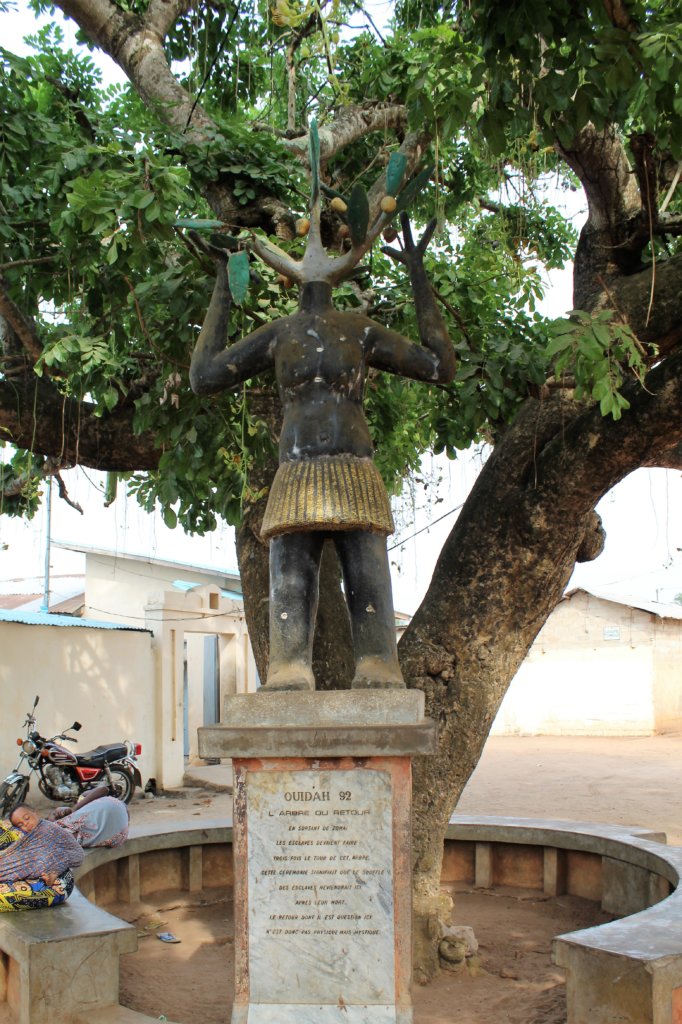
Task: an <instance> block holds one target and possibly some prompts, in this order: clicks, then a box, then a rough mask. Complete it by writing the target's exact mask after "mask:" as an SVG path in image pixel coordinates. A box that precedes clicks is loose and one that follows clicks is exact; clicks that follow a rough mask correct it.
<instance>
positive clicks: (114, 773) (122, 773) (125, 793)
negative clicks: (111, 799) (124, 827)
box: [109, 765, 135, 804]
mask: <svg viewBox="0 0 682 1024" xmlns="http://www.w3.org/2000/svg"><path fill="white" fill-rule="evenodd" d="M109 771H110V773H111V779H112V783H113V787H112V786H110V787H109V791H110V793H111V795H112V796H115V797H116V799H117V800H122V801H123V803H124V804H129V803H130V801H131V800H132V799H133V794H134V793H135V779H134V778H133V776H132V774H131V773H130V772H129V771H128V770H127V769H126V768H117V767H114V766H113V765H110V766H109Z"/></svg>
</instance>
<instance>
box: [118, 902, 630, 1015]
mask: <svg viewBox="0 0 682 1024" xmlns="http://www.w3.org/2000/svg"><path fill="white" fill-rule="evenodd" d="M455 900H456V905H457V908H458V914H457V916H458V918H459V920H460V921H462V922H464V921H466V923H468V924H470V925H472V926H473V927H474V930H475V933H476V937H477V939H478V942H479V953H478V957H477V959H476V960H475V961H472V964H473V965H474V966H471V967H470V968H469V969H467V968H466V967H460V968H459V969H458V970H457V971H456V972H450V971H443V972H442V974H441V975H440V977H439V978H438V979H437V980H436V981H435V982H433V983H432V984H431V985H428V986H426V987H425V988H415V990H414V992H413V1000H414V1006H415V1012H414V1020H415V1024H490V1022H491V1021H499V1022H508V1024H563V1022H565V1020H566V1013H565V1005H564V985H563V980H564V979H563V973H562V972H561V971H560V970H559V969H558V968H556V967H554V966H553V965H552V963H551V960H550V947H551V942H552V939H553V937H554V936H555V935H558V934H560V933H561V932H564V931H570V930H573V929H576V928H581V927H585V926H586V925H590V924H599V923H601V922H603V921H607V920H610V918H609V917H608V916H607V915H605V914H603V913H601V911H600V910H599V909H598V908H597V907H595V905H594V904H592V903H589V902H588V901H586V900H581V899H577V898H576V897H573V896H561V897H559V898H557V899H548V898H546V897H543V896H541V895H538V893H536V892H533V893H531V892H528V891H522V890H509V891H508V893H507V894H505V893H502V892H496V893H494V894H493V893H482V892H474V891H471V890H460V891H458V892H457V893H456V894H455ZM109 909H110V910H111V911H112V912H113V913H115V914H116V915H117V916H119V917H123V918H125V919H126V920H129V921H131V922H134V923H135V924H136V925H137V928H138V936H139V948H138V951H137V953H131V954H129V955H128V956H124V957H122V958H121V1002H122V1003H124V1004H125V1005H126V1006H129V1007H131V1008H132V1009H134V1010H138V1011H140V1012H142V1013H146V1014H148V1015H149V1016H150V1017H153V1018H155V1019H158V1018H159V1017H161V1016H163V1017H166V1018H167V1019H168V1020H172V1021H179V1022H182V1024H228V1022H229V1021H230V1015H231V1009H232V999H233V996H234V986H233V978H234V924H233V905H232V892H231V890H227V889H221V890H217V889H216V890H208V891H206V892H204V893H203V894H200V895H197V896H194V897H191V898H188V897H187V894H186V893H172V892H169V893H159V894H157V896H156V898H155V899H154V901H153V902H147V903H144V904H136V905H134V906H129V905H124V904H121V905H114V906H112V907H110V908H109ZM164 932H171V933H172V934H173V935H174V936H175V937H176V938H178V939H180V942H179V943H178V944H172V945H171V944H167V943H164V942H161V941H159V940H158V939H157V935H158V934H159V933H164Z"/></svg>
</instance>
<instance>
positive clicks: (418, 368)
mask: <svg viewBox="0 0 682 1024" xmlns="http://www.w3.org/2000/svg"><path fill="white" fill-rule="evenodd" d="M400 223H401V227H402V230H403V249H402V251H399V250H398V249H391V248H389V247H388V246H384V247H383V248H382V252H384V253H386V255H387V256H390V257H391V258H392V259H394V260H396V261H397V262H398V263H402V264H403V265H404V266H405V267H407V270H408V273H409V276H410V284H411V285H412V294H413V296H414V304H415V309H416V311H417V326H418V328H419V340H420V341H421V346H419V345H415V344H414V343H413V342H411V341H409V340H408V339H407V338H404V337H403V336H402V335H400V334H397V333H396V332H395V331H390V330H388V329H387V328H385V327H382V326H381V325H380V324H376V325H375V326H374V328H373V330H372V332H371V334H370V335H369V336H368V338H367V344H366V353H367V362H368V364H369V365H370V366H375V367H376V368H377V369H379V370H387V371H388V372H389V373H396V374H398V375H400V376H401V377H411V378H413V379H414V380H423V381H431V382H435V383H439V384H447V383H448V382H449V381H451V380H452V378H453V377H454V375H455V368H456V361H455V352H454V349H453V347H452V342H451V341H450V336H449V334H448V330H447V327H446V326H445V321H444V320H443V317H442V316H441V313H440V310H439V308H438V306H437V304H436V299H435V296H434V293H433V289H432V287H431V284H430V283H429V280H428V278H427V276H426V271H425V269H424V253H425V252H426V249H427V246H428V244H429V242H430V241H431V238H432V237H433V232H434V231H435V229H436V220H435V218H434V219H433V220H432V221H431V222H430V223H429V224H428V225H427V228H426V230H425V231H424V234H423V235H422V237H421V238H420V239H419V241H418V242H417V243H415V241H414V239H413V238H412V230H411V228H410V221H409V218H408V216H407V214H406V213H402V214H401V216H400Z"/></svg>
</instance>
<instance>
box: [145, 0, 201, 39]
mask: <svg viewBox="0 0 682 1024" xmlns="http://www.w3.org/2000/svg"><path fill="white" fill-rule="evenodd" d="M194 2H195V0H150V3H149V7H148V8H147V13H146V14H145V16H144V20H145V23H146V25H147V26H148V27H149V28H150V29H151V30H152V31H153V32H156V34H157V35H158V37H159V39H161V40H163V39H165V38H166V36H167V35H168V33H169V32H170V30H171V29H172V27H173V25H174V24H175V22H176V21H177V20H178V18H179V17H181V16H182V15H183V14H187V12H188V11H191V9H192V7H194Z"/></svg>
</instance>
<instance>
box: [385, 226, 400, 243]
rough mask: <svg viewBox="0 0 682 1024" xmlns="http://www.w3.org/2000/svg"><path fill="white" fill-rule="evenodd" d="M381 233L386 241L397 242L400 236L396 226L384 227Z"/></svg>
mask: <svg viewBox="0 0 682 1024" xmlns="http://www.w3.org/2000/svg"><path fill="white" fill-rule="evenodd" d="M381 234H382V238H383V240H384V242H395V240H396V238H397V237H398V232H397V231H396V229H395V228H384V230H383V231H382V233H381Z"/></svg>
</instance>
